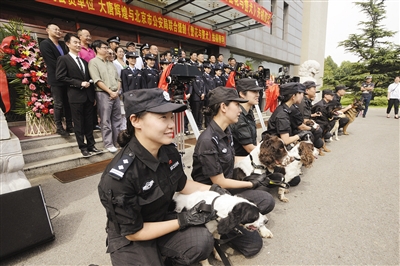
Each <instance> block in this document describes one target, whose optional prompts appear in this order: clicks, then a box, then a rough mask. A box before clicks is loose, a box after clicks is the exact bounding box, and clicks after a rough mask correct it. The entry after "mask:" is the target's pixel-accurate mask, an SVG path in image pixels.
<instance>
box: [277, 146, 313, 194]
mask: <svg viewBox="0 0 400 266" xmlns="http://www.w3.org/2000/svg"><path fill="white" fill-rule="evenodd" d="M317 155H318V149H316V148H315V147H314V144H313V143H312V142H311V140H310V139H308V140H305V141H300V142H298V143H297V144H296V145H295V146H294V147H293V148H292V149H291V150H290V151H289V156H291V157H293V158H294V161H293V162H291V163H290V164H288V165H287V166H285V182H290V181H291V180H292V179H293V178H294V177H296V176H298V175H301V174H302V172H301V167H302V166H304V167H306V168H310V167H311V166H312V164H313V162H314V160H315V159H316V158H317ZM285 193H289V189H288V188H283V187H279V190H278V197H279V200H281V201H283V202H289V199H288V198H286V197H285Z"/></svg>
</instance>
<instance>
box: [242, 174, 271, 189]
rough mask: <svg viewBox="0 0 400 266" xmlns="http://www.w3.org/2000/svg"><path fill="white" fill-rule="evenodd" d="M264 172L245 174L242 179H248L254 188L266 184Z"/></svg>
mask: <svg viewBox="0 0 400 266" xmlns="http://www.w3.org/2000/svg"><path fill="white" fill-rule="evenodd" d="M265 178H266V175H265V174H254V173H253V174H251V175H249V176H246V177H245V178H244V179H243V181H249V182H251V183H252V184H253V187H252V188H253V189H256V188H258V187H260V186H266V185H267V183H265Z"/></svg>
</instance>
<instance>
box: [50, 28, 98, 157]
mask: <svg viewBox="0 0 400 266" xmlns="http://www.w3.org/2000/svg"><path fill="white" fill-rule="evenodd" d="M64 40H65V43H66V44H67V46H68V48H69V53H68V54H66V55H63V56H60V57H59V58H58V59H57V67H56V78H57V80H59V81H62V82H64V83H65V84H67V88H68V89H67V92H68V98H69V104H70V106H71V114H72V120H73V122H74V126H75V127H74V129H75V137H76V141H77V142H78V146H79V149H80V150H81V152H82V155H83V157H89V156H91V155H92V154H91V153H99V152H100V150H98V149H97V148H96V147H95V146H94V144H95V141H94V137H93V126H92V123H91V122H92V121H93V109H94V108H93V104H94V88H93V86H92V85H91V84H90V75H89V68H88V63H87V62H86V61H85V60H83V59H82V58H80V57H79V56H78V53H79V51H80V50H81V44H80V40H79V37H78V36H77V35H74V34H71V33H67V34H66V35H65V37H64ZM85 137H86V144H85Z"/></svg>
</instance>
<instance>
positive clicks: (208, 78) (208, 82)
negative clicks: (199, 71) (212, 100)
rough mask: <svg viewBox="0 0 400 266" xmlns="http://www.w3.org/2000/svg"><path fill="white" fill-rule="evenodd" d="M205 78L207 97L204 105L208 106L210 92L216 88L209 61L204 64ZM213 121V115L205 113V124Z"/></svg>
mask: <svg viewBox="0 0 400 266" xmlns="http://www.w3.org/2000/svg"><path fill="white" fill-rule="evenodd" d="M203 69H204V73H203V79H204V87H205V95H206V96H205V99H204V107H205V108H207V107H208V96H207V95H208V93H209V92H210V91H212V90H213V89H215V83H214V77H213V76H211V74H210V73H211V66H210V64H208V63H204V64H203ZM210 121H211V116H210V115H208V114H204V124H205V126H206V127H207V126H208V124H209V123H210Z"/></svg>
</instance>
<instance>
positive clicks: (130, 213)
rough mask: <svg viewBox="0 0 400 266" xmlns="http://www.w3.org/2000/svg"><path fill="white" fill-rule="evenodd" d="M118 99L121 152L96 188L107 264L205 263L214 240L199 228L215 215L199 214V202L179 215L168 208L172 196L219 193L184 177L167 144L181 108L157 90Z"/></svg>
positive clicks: (177, 157) (176, 154) (134, 92)
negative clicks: (123, 122)
mask: <svg viewBox="0 0 400 266" xmlns="http://www.w3.org/2000/svg"><path fill="white" fill-rule="evenodd" d="M123 99H124V107H125V114H126V118H127V129H126V130H124V131H122V132H121V133H120V135H119V137H118V143H119V145H120V146H121V147H123V148H122V150H121V151H120V152H119V153H118V154H117V155H116V156H115V158H114V159H113V160H112V161H111V163H110V164H109V165H108V166H107V167H106V169H105V171H104V173H103V175H102V176H101V180H100V182H99V185H98V193H99V197H100V200H101V203H102V205H103V206H104V208H105V209H106V213H107V218H108V221H107V229H106V231H107V243H108V247H107V253H110V257H111V263H112V265H115V266H117V265H121V266H122V265H124V266H125V265H166V264H167V263H168V264H167V265H192V264H195V263H198V262H199V261H202V260H205V259H207V258H208V256H209V255H210V254H211V252H212V249H213V243H214V239H213V237H212V235H211V233H210V232H209V231H208V229H207V228H206V227H205V226H203V225H204V224H205V223H207V222H208V221H210V220H212V219H215V218H216V215H215V212H214V211H210V212H208V211H204V210H201V209H200V205H201V203H202V201H201V202H199V204H196V205H195V206H194V207H193V208H191V209H189V210H187V211H186V212H185V211H184V212H182V213H178V214H177V213H174V212H172V211H171V210H172V209H173V207H172V206H170V204H171V203H172V202H173V200H172V197H173V195H174V193H175V192H180V193H182V194H191V193H193V192H196V191H206V190H213V191H216V192H219V193H220V191H221V190H222V189H221V188H220V187H217V186H209V185H204V184H201V183H198V182H194V181H192V180H189V179H187V177H186V175H185V172H184V170H183V166H182V159H181V156H180V154H179V152H178V150H177V149H176V147H175V145H174V144H172V141H173V133H174V127H175V123H174V114H173V113H178V112H182V111H184V110H185V109H186V105H184V104H177V103H171V102H170V98H169V94H168V93H167V92H165V91H163V90H161V89H159V88H153V89H147V90H132V91H128V92H126V93H124V97H123ZM204 203H205V201H204ZM171 207H172V208H171ZM164 258H166V259H165V260H166V261H164Z"/></svg>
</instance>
